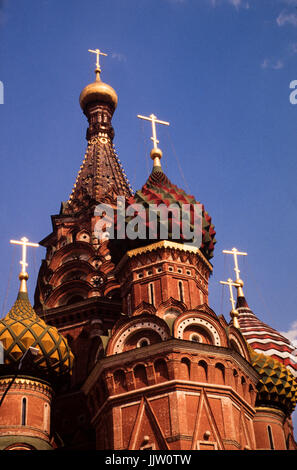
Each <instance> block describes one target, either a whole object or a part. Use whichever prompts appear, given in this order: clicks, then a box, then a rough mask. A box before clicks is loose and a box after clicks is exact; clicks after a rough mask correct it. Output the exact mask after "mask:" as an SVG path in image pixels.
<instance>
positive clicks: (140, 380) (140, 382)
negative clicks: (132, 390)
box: [134, 364, 148, 387]
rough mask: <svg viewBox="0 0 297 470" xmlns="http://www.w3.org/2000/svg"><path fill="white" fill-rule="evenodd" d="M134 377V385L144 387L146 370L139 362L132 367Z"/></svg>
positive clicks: (146, 382) (145, 384) (146, 383)
mask: <svg viewBox="0 0 297 470" xmlns="http://www.w3.org/2000/svg"><path fill="white" fill-rule="evenodd" d="M134 377H135V385H136V387H145V386H147V385H148V381H147V376H146V370H145V367H144V365H142V364H139V365H138V366H136V367H135V368H134Z"/></svg>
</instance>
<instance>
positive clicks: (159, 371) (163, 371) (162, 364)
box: [154, 359, 168, 383]
mask: <svg viewBox="0 0 297 470" xmlns="http://www.w3.org/2000/svg"><path fill="white" fill-rule="evenodd" d="M154 367H155V374H156V381H157V383H159V382H165V381H166V380H168V369H167V364H166V361H164V359H158V360H157V361H156V362H155V363H154Z"/></svg>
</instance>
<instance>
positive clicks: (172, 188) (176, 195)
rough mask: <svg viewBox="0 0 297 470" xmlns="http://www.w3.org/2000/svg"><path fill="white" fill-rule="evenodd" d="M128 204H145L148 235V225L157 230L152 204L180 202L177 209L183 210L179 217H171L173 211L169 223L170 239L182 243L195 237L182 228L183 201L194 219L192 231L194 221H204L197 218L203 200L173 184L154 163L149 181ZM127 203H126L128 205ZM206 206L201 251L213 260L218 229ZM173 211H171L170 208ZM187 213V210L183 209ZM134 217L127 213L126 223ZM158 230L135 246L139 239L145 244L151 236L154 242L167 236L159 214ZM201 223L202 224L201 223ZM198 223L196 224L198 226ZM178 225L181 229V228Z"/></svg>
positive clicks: (190, 226) (150, 241)
mask: <svg viewBox="0 0 297 470" xmlns="http://www.w3.org/2000/svg"><path fill="white" fill-rule="evenodd" d="M126 204H127V206H129V205H132V204H141V205H142V206H143V207H144V208H145V211H146V212H145V214H146V218H145V220H144V223H145V226H146V230H147V232H146V233H147V235H148V233H149V232H148V229H149V228H150V229H151V233H154V228H153V227H152V224H151V223H150V221H149V217H148V212H149V208H150V205H152V204H155V205H157V206H159V205H160V204H163V205H166V206H167V207H168V206H169V205H173V204H174V205H175V206H177V210H178V211H179V217H176V213H173V215H172V217H171V218H170V215H169V223H168V237H167V239H168V240H172V241H176V242H179V243H185V244H186V243H189V242H191V241H193V238H192V239H186V237H185V236H184V235H183V233H182V232H183V231H182V222H181V221H182V205H183V204H188V205H189V206H188V208H189V209H190V210H189V216H190V219H188V221H189V228H190V230H191V231H193V229H194V224H195V223H196V222H197V224H199V223H200V221H199V222H198V221H197V220H196V213H195V211H194V205H195V204H200V203H199V202H198V201H196V199H195V198H194V196H190V195H188V194H187V193H186V192H185V191H184V190H182V189H180V188H178V187H177V186H176V185H174V184H172V183H171V181H170V180H169V178H168V177H167V176H166V175H165V173H164V172H163V170H162V168H161V166H154V167H153V170H152V173H151V174H150V176H149V178H148V180H147V182H146V183H145V184H144V186H143V187H142V188H141V190H139V191H137V192H136V193H135V194H134V196H132V197H131V198H129V199H128V200H127V203H126ZM127 206H126V207H127ZM201 206H202V207H201V208H202V224H201V225H202V227H201V228H202V244H201V246H200V250H201V252H202V253H203V254H204V255H205V257H206V258H207V259H208V260H209V259H211V258H212V257H213V252H214V246H215V243H216V239H215V233H216V232H215V230H214V225H213V224H212V222H211V217H210V215H209V214H208V213H207V211H206V210H205V208H204V205H203V204H202V205H201ZM169 214H170V212H169ZM183 214H184V213H183ZM131 219H132V217H126V223H127V222H129V220H131ZM157 221H158V222H157V224H156V225H157V233H154V236H153V237H149V236H146V239H145V240H146V241H145V242H144V241H143V240H142V241H141V240H140V241H136V240H135V241H134V246H135V242H137V243H138V245H143V244H147V242H148V240H149V243H154V242H155V241H156V240H160V239H163V237H161V236H160V233H161V226H162V223H163V222H162V216H159V215H157ZM201 225H200V226H201ZM197 226H198V225H196V227H197ZM176 229H178V232H177V230H176ZM176 233H179V234H180V237H179V238H178V239H176V238H174V237H173V234H176Z"/></svg>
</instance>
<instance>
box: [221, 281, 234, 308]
mask: <svg viewBox="0 0 297 470" xmlns="http://www.w3.org/2000/svg"><path fill="white" fill-rule="evenodd" d="M220 284H225V285H227V286H229V290H230V302H231V305H232V310H235V300H234V297H233V289H232V286H234V287H238V284H237V283H236V282H233V281H232V279H230V278H229V279H228V280H227V281H226V282H225V281H220Z"/></svg>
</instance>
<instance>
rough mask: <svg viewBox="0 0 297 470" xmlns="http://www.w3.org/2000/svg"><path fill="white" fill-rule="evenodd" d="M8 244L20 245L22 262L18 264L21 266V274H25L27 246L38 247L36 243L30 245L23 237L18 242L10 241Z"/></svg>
mask: <svg viewBox="0 0 297 470" xmlns="http://www.w3.org/2000/svg"><path fill="white" fill-rule="evenodd" d="M10 243H13V244H14V245H22V260H21V261H20V264H21V265H22V274H26V266H28V263H27V246H33V247H38V246H39V245H38V243H31V242H29V240H28V238H26V237H23V238H21V239H20V240H10Z"/></svg>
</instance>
